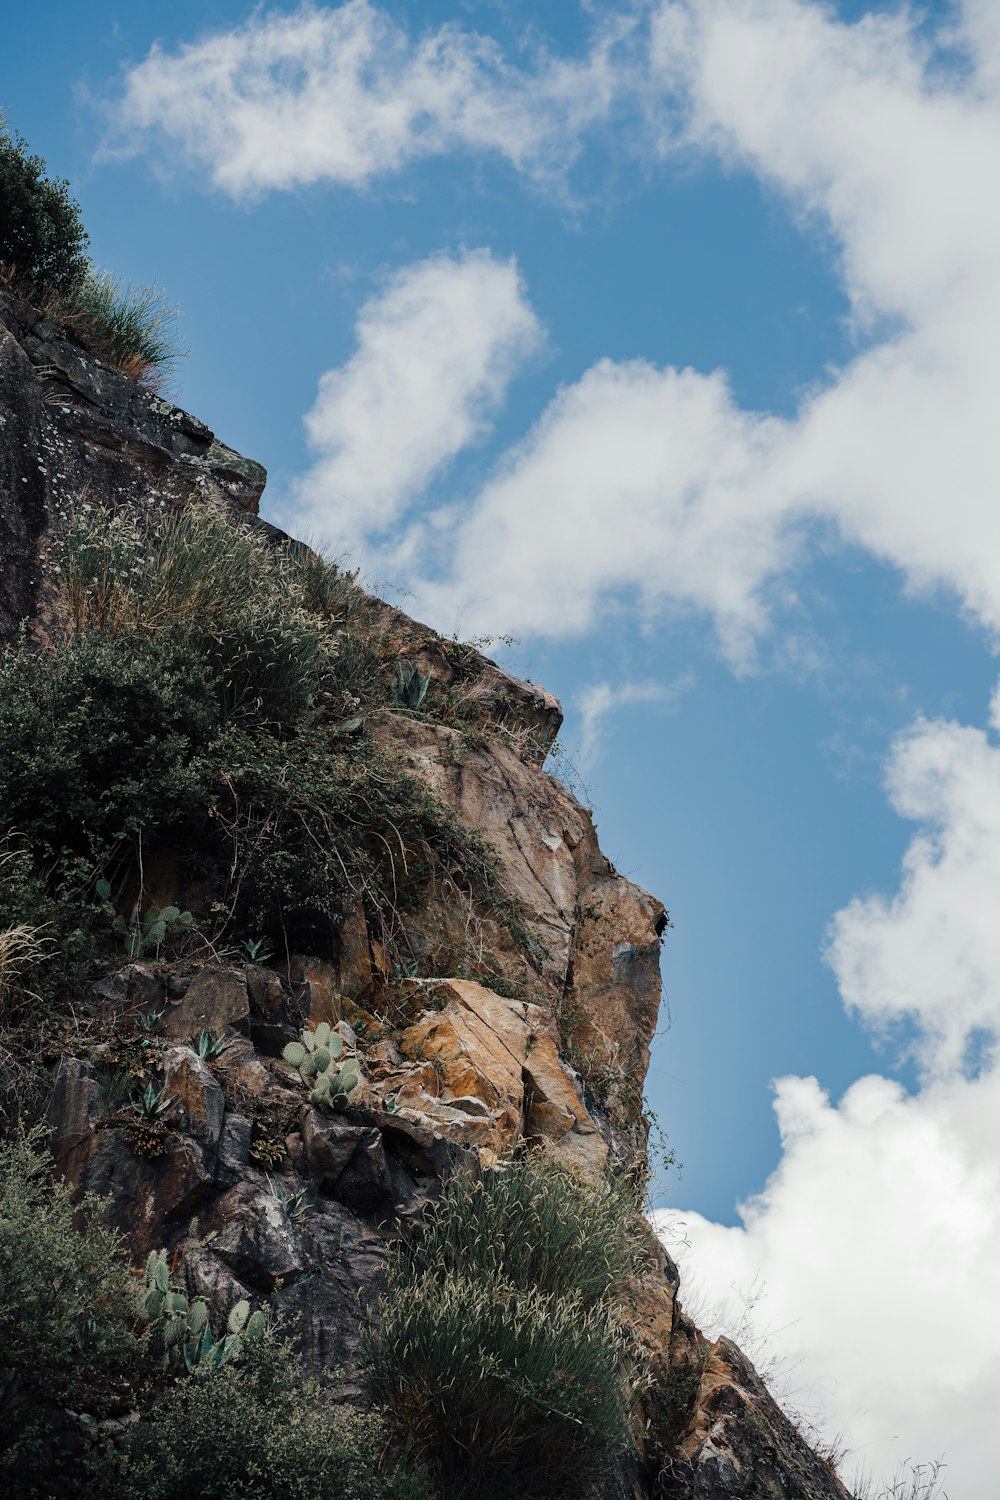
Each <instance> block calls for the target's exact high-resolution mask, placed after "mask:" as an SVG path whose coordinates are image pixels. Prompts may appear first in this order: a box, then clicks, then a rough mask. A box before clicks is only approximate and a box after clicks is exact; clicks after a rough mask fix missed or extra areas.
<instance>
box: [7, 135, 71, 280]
mask: <svg viewBox="0 0 1000 1500" xmlns="http://www.w3.org/2000/svg"><path fill="white" fill-rule="evenodd" d="M88 243H89V236H88V234H87V231H86V230H85V229H84V227H83V222H82V220H81V218H80V205H79V204H78V203H77V202H76V200H75V199H74V198H71V197H70V194H69V183H68V182H66V181H64V180H63V179H60V178H53V177H49V176H48V175H47V167H46V164H45V161H44V159H43V158H42V157H41V156H32V155H31V154H30V153H29V151H28V146H27V143H26V142H25V140H24V139H23V137H22V136H20V135H18V134H16V133H14V134H12V133H11V131H10V130H9V129H8V128H7V124H6V121H5V120H4V117H3V115H2V114H0V267H9V268H11V270H12V271H13V272H14V274H15V275H16V277H17V280H18V282H19V283H21V284H22V285H25V286H28V287H30V288H32V289H33V290H35V291H56V292H64V291H68V290H69V289H70V288H71V287H74V286H76V285H77V284H78V283H79V282H81V281H82V280H83V278H84V277H85V275H86V274H87V271H88V268H89V261H88V259H87V255H86V247H87V244H88Z"/></svg>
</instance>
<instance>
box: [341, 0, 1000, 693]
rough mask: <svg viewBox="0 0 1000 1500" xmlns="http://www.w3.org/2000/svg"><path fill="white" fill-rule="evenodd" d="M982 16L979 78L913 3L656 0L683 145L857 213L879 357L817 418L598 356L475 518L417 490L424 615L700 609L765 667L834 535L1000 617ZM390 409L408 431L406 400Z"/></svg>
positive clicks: (677, 142)
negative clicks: (955, 61)
mask: <svg viewBox="0 0 1000 1500" xmlns="http://www.w3.org/2000/svg"><path fill="white" fill-rule="evenodd" d="M962 14H963V18H964V24H965V31H964V32H963V33H962V37H963V39H964V44H965V45H966V46H967V47H969V48H970V49H972V50H971V52H970V56H971V59H972V62H973V63H974V64H975V66H976V67H977V68H978V69H979V71H976V72H971V73H970V71H969V69H965V70H963V71H962V73H961V76H959V75H958V73H955V72H953V73H952V74H947V73H944V72H942V70H941V68H940V67H938V66H937V65H936V59H935V57H934V56H933V55H932V53H931V52H930V51H929V47H928V43H927V42H926V41H925V40H924V39H923V38H922V34H920V33H919V32H918V31H917V30H916V29H915V26H914V24H913V22H912V18H911V17H910V16H909V14H908V13H901V14H898V15H889V16H886V15H881V16H874V17H873V16H870V17H867V18H865V19H864V20H863V21H861V22H859V23H857V24H855V25H852V26H848V25H846V24H843V23H840V22H838V21H837V20H836V19H835V18H834V17H833V15H832V14H831V12H830V11H829V10H828V9H827V8H826V7H821V6H819V5H817V4H814V3H809V0H699V3H698V4H697V5H694V4H691V3H687V0H673V3H664V4H661V5H660V6H659V7H657V8H656V11H655V15H654V18H653V25H652V30H651V43H650V51H649V57H648V59H647V73H646V76H647V79H648V80H653V81H655V82H656V84H657V86H658V89H659V98H660V108H661V112H662V114H663V118H664V119H665V120H667V121H668V123H669V127H670V138H671V149H673V150H679V149H683V150H686V151H688V152H690V151H697V152H703V153H710V154H713V155H715V156H721V157H722V158H723V159H724V160H725V161H727V162H729V163H732V164H736V165H739V166H741V167H743V168H747V169H749V170H751V171H753V172H754V173H756V174H757V175H758V176H759V177H760V178H761V179H762V180H764V181H766V182H768V183H769V184H771V185H772V186H773V187H775V188H776V189H777V190H779V191H780V192H781V193H783V194H784V195H785V197H786V198H787V200H788V203H789V205H790V209H791V211H792V212H794V213H797V214H799V215H801V216H802V217H803V219H804V221H805V222H806V224H807V225H808V224H810V223H820V224H822V225H823V226H825V228H826V230H828V231H832V235H833V238H834V242H835V243H836V245H837V246H839V272H840V275H841V276H842V279H843V283H844V286H845V288H846V290H847V291H848V293H849V296H850V298H851V302H852V306H853V308H854V314H855V318H856V322H857V326H858V330H859V338H860V339H861V341H862V352H860V353H859V354H858V355H857V357H856V358H854V359H853V360H852V361H850V362H849V363H848V364H847V365H846V366H845V367H844V368H843V369H841V370H839V371H835V372H831V373H830V374H829V375H828V376H827V378H825V379H824V380H823V381H822V382H820V383H819V385H818V386H817V388H816V389H814V390H813V391H812V392H810V393H809V394H808V396H807V397H806V398H805V399H804V400H803V401H802V403H801V406H800V408H799V410H798V412H797V413H796V415H795V416H794V417H793V418H791V419H778V418H777V417H775V416H773V415H772V414H770V413H767V412H757V411H752V410H747V409H745V408H742V407H740V406H739V405H738V404H737V403H736V402H735V401H734V399H733V397H732V393H731V391H730V389H729V386H728V383H727V380H726V377H725V374H724V373H723V372H721V371H714V372H700V371H696V370H692V369H676V368H672V367H669V366H668V367H661V366H655V365H653V364H650V363H648V362H646V361H642V360H633V361H618V362H616V361H611V360H606V359H604V360H599V361H597V362H596V363H595V364H594V365H593V366H592V367H591V368H590V369H588V370H586V371H585V372H584V373H583V374H582V375H581V376H580V378H579V379H577V380H576V381H574V382H572V383H570V384H568V385H566V386H565V387H564V388H563V389H561V390H559V391H558V392H557V393H556V394H555V395H554V396H553V398H552V400H551V402H550V403H549V406H548V408H547V409H546V410H545V411H544V412H543V413H542V415H541V416H540V417H539V419H538V421H537V422H536V423H535V425H534V426H533V428H532V429H531V430H530V431H529V432H528V433H527V434H526V436H525V437H524V438H523V439H522V440H521V441H520V442H519V443H518V444H516V445H515V446H514V447H513V448H511V449H510V451H508V452H507V453H506V454H505V455H504V456H503V458H502V460H501V461H500V462H499V463H498V465H497V468H496V471H495V473H494V474H493V476H492V477H491V478H490V479H489V480H488V481H487V483H486V484H485V485H484V486H483V487H482V488H481V489H480V491H479V492H478V494H474V495H473V496H472V497H471V498H470V500H469V501H468V502H467V504H465V505H464V506H463V508H462V509H461V510H459V511H457V512H453V511H449V512H447V513H446V514H444V515H440V514H439V515H435V514H434V513H433V511H431V510H429V507H428V504H427V501H426V497H423V496H421V494H420V488H419V486H417V487H414V488H413V489H411V491H410V492H409V494H410V499H411V501H412V513H411V515H410V516H409V520H410V522H411V523H412V526H411V530H410V531H409V533H408V535H409V538H410V553H409V564H410V566H411V567H412V569H413V571H414V572H415V573H416V574H417V575H418V577H417V579H416V581H415V583H414V587H415V590H416V593H417V596H418V599H419V601H420V602H419V607H420V608H421V609H422V610H423V611H424V613H427V614H430V615H432V616H434V617H438V618H453V617H454V614H455V611H456V610H457V609H461V610H462V611H463V617H464V618H465V619H466V620H467V621H468V623H469V624H470V626H471V627H473V628H476V629H482V630H486V631H494V632H495V631H496V630H498V629H500V630H502V629H505V628H508V627H509V626H510V623H511V622H512V621H515V620H516V621H517V626H518V629H519V631H521V632H522V633H524V634H530V633H537V634H547V635H550V636H560V635H561V636H568V635H572V634H580V633H584V632H586V631H587V630H588V629H590V628H592V627H593V626H594V624H595V623H596V621H597V620H598V619H599V618H600V616H601V614H602V612H603V611H604V610H605V609H606V608H607V607H608V605H609V603H612V604H614V605H615V606H618V605H620V604H622V603H625V604H626V605H627V606H629V607H632V608H634V609H636V610H638V611H639V612H641V613H642V614H643V616H644V617H646V618H649V617H650V616H652V615H655V614H656V612H658V611H661V610H664V609H668V610H673V609H694V610H698V611H702V612H704V613H705V614H707V615H708V616H709V617H710V618H711V620H712V621H713V623H714V625H715V628H716V631H717V634H718V637H719V639H720V641H721V644H722V647H723V650H724V651H725V652H726V654H727V655H728V656H729V658H730V660H731V661H732V662H733V664H734V665H735V666H736V667H737V668H744V667H747V666H749V665H752V663H753V660H754V644H755V641H756V640H757V639H758V637H759V636H760V635H761V634H762V633H763V632H764V631H766V630H767V628H768V626H769V624H770V623H771V621H772V619H773V616H774V612H775V609H776V607H780V605H781V604H782V603H783V602H784V600H785V599H786V598H788V597H789V589H790V584H789V579H790V575H791V572H792V570H793V569H794V565H795V563H796V561H797V559H799V558H800V557H801V556H802V555H803V553H804V552H805V551H807V549H808V546H809V542H810V538H811V536H812V534H813V533H814V532H815V531H816V529H817V528H819V529H820V530H821V531H822V532H823V534H824V535H829V532H830V528H831V526H832V527H833V528H835V529H836V530H838V531H839V533H840V534H841V536H842V537H843V538H844V539H845V541H848V542H850V543H852V544H855V545H859V546H861V547H863V548H865V549H867V550H868V551H869V552H870V553H872V554H873V555H874V556H876V557H878V558H880V559H882V560H883V561H885V562H887V563H889V564H890V565H892V566H894V567H895V568H897V569H898V570H899V571H900V574H901V576H902V578H903V579H904V581H905V584H906V586H907V587H908V588H910V589H911V590H929V589H938V588H943V589H945V590H947V591H949V592H950V593H951V594H952V595H953V596H954V597H955V598H956V599H957V601H958V602H959V604H960V606H961V607H962V608H963V609H964V610H965V611H967V612H968V613H969V614H970V616H973V617H975V618H976V619H978V621H979V622H981V624H982V625H983V626H984V627H985V628H986V630H987V631H988V632H989V633H990V635H991V636H993V637H997V636H998V635H1000V508H998V507H997V506H996V504H995V503H994V500H995V495H996V493H997V490H998V486H1000V450H998V448H997V445H996V443H995V440H994V428H995V414H994V403H993V395H992V393H993V391H994V390H995V389H996V388H997V387H998V385H1000V341H997V339H996V338H995V337H994V335H993V328H994V325H995V323H996V322H997V319H998V316H1000V269H998V268H1000V200H997V198H996V195H995V194H990V193H988V192H984V191H983V184H984V183H985V182H987V181H989V180H990V173H991V171H992V163H993V162H994V161H995V160H996V159H997V157H998V155H1000V100H998V97H997V93H996V88H995V84H994V82H993V78H994V75H993V72H992V71H991V68H992V63H991V61H990V59H991V58H993V56H994V53H995V48H994V46H993V40H992V38H993V34H994V29H995V28H994V26H993V23H992V21H991V20H990V16H991V14H992V12H989V11H984V10H982V9H981V8H979V7H976V6H973V5H969V6H967V7H966V9H965V11H964V12H963V13H962ZM642 97H643V100H644V102H645V103H646V104H648V102H649V99H650V98H651V97H652V95H651V94H650V93H649V92H648V91H646V92H644V93H643V95H642ZM364 339H365V333H364V329H361V330H359V340H360V341H361V343H362V344H363V342H364ZM359 357H360V351H359ZM377 358H378V350H377V349H372V350H371V351H370V359H369V361H368V363H369V368H370V369H371V370H372V371H373V378H372V380H371V382H370V388H371V389H375V388H376V387H377V385H378V383H379V382H378V377H377V375H375V374H374V370H375V366H374V361H375V360H377ZM348 368H349V369H350V368H352V367H348ZM343 373H344V372H340V373H337V374H334V375H331V376H329V377H327V379H328V381H329V382H330V384H331V387H333V388H336V387H337V386H338V384H339V382H340V380H341V374H343ZM364 415H365V419H366V421H367V420H370V422H371V423H373V424H374V423H376V422H379V421H381V422H382V424H383V430H384V431H385V433H386V435H387V438H388V440H389V441H390V442H391V440H392V439H391V429H390V427H389V426H388V425H387V424H388V423H389V421H390V418H391V413H390V412H389V409H388V408H387V407H384V406H382V407H380V406H379V405H378V403H377V402H376V403H375V405H373V406H372V407H371V408H370V409H367V408H366V411H365V413H364ZM313 494H314V502H315V507H316V509H317V513H318V514H319V513H320V512H321V508H322V503H323V501H322V494H321V491H320V489H319V488H318V487H314V491H313ZM418 502H419V506H418ZM336 503H337V502H336V499H335V497H334V495H333V492H332V491H331V492H330V505H331V507H334V506H335V505H336ZM373 520H374V526H375V528H376V529H377V528H378V526H379V525H380V524H381V513H380V511H379V509H378V507H377V506H376V507H374V509H373Z"/></svg>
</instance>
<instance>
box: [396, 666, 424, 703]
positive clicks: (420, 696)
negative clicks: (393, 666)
mask: <svg viewBox="0 0 1000 1500" xmlns="http://www.w3.org/2000/svg"><path fill="white" fill-rule="evenodd" d="M430 681H431V674H430V672H425V673H424V675H423V677H421V675H420V669H419V667H415V666H414V665H413V663H412V662H401V663H400V667H399V701H400V703H401V704H402V706H403V707H404V708H407V709H409V710H410V712H411V713H416V712H417V711H418V710H419V709H420V708H421V707H422V706H423V702H424V699H425V698H426V697H427V689H428V688H429V687H430Z"/></svg>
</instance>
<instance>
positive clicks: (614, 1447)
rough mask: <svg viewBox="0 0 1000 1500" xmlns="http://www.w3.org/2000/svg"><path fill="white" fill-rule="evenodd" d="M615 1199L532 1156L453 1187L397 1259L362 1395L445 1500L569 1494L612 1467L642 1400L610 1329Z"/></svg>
mask: <svg viewBox="0 0 1000 1500" xmlns="http://www.w3.org/2000/svg"><path fill="white" fill-rule="evenodd" d="M626 1198H627V1195H626V1196H625V1197H620V1196H619V1195H618V1194H617V1193H614V1192H613V1193H610V1194H608V1193H606V1192H603V1191H601V1190H599V1189H597V1188H595V1187H588V1186H586V1185H584V1184H581V1183H579V1182H577V1181H576V1180H575V1179H574V1178H572V1177H571V1176H569V1175H568V1174H566V1173H564V1172H562V1171H559V1170H558V1169H556V1168H554V1167H551V1166H547V1165H543V1164H540V1163H539V1162H537V1161H535V1160H533V1159H532V1158H530V1157H529V1158H528V1159H527V1160H525V1161H523V1162H518V1163H509V1164H508V1165H507V1166H506V1167H505V1168H503V1169H502V1170H496V1171H492V1172H488V1173H486V1174H485V1175H484V1176H483V1177H482V1178H479V1179H477V1178H475V1177H472V1176H469V1175H466V1174H464V1173H456V1174H455V1175H453V1177H452V1178H451V1180H450V1182H449V1184H448V1186H447V1188H446V1190H445V1193H444V1196H443V1199H442V1201H441V1203H440V1205H439V1206H438V1207H437V1208H436V1209H432V1210H431V1211H430V1214H429V1217H428V1221H427V1223H426V1226H425V1228H424V1230H423V1232H422V1233H420V1234H419V1235H418V1236H417V1237H416V1238H415V1240H414V1241H413V1242H411V1243H409V1244H404V1245H403V1246H402V1247H401V1248H400V1250H399V1252H398V1254H397V1257H396V1260H395V1264H394V1266H393V1268H392V1270H391V1274H390V1284H389V1288H388V1291H387V1293H386V1295H385V1297H384V1299H383V1301H382V1303H381V1304H380V1314H379V1324H378V1327H377V1328H376V1329H374V1330H373V1331H372V1333H371V1334H370V1335H369V1338H368V1341H367V1352H366V1365H365V1377H366V1382H367V1388H368V1391H369V1394H370V1396H371V1397H372V1399H373V1400H374V1401H375V1403H376V1404H377V1405H378V1406H379V1407H380V1408H381V1410H382V1412H383V1414H384V1416H385V1419H386V1421H387V1422H388V1424H389V1425H390V1427H391V1429H392V1430H393V1431H394V1432H395V1434H396V1435H397V1437H398V1439H399V1441H401V1442H403V1443H405V1444H406V1445H407V1446H408V1450H409V1451H410V1452H411V1453H413V1454H414V1456H415V1457H417V1458H418V1459H419V1460H420V1461H421V1462H423V1463H425V1464H426V1466H427V1468H428V1469H429V1471H430V1472H431V1473H432V1475H434V1476H435V1478H436V1479H437V1481H438V1482H439V1483H440V1484H441V1485H442V1486H443V1488H444V1492H445V1493H446V1494H449V1495H451V1494H454V1495H456V1496H457V1495H462V1496H466V1495H467V1496H470V1497H471V1496H479V1497H487V1496H489V1497H491V1500H507V1497H510V1500H514V1497H521V1496H539V1497H541V1496H545V1497H550V1496H552V1497H554V1496H560V1495H576V1494H579V1493H580V1491H581V1489H582V1488H583V1487H584V1486H585V1485H586V1484H587V1483H588V1482H589V1481H591V1480H593V1479H596V1478H597V1477H599V1476H600V1475H602V1474H604V1473H606V1472H607V1471H608V1470H609V1469H610V1468H612V1467H613V1465H614V1464H615V1463H616V1462H617V1461H618V1460H619V1459H620V1458H621V1457H622V1456H623V1454H624V1453H625V1451H626V1448H627V1446H628V1426H629V1421H630V1418H631V1415H632V1412H633V1409H634V1405H635V1401H636V1399H637V1397H638V1394H639V1391H640V1387H641V1381H640V1379H639V1375H638V1361H637V1359H636V1355H635V1350H634V1347H633V1344H632V1341H631V1339H630V1337H629V1336H628V1335H627V1333H626V1332H625V1331H624V1329H623V1326H622V1325H621V1324H620V1322H619V1321H618V1319H617V1317H616V1315H615V1298H616V1294H617V1293H618V1292H619V1291H620V1290H621V1287H622V1284H623V1282H624V1280H625V1278H626V1277H627V1274H628V1271H629V1269H630V1268H631V1266H632V1265H633V1264H634V1260H635V1251H634V1248H633V1246H632V1243H631V1242H630V1237H629V1234H628V1221H629V1218H630V1216H631V1215H632V1214H634V1211H635V1204H634V1203H633V1202H631V1200H628V1201H626Z"/></svg>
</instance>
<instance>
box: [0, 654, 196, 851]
mask: <svg viewBox="0 0 1000 1500" xmlns="http://www.w3.org/2000/svg"><path fill="white" fill-rule="evenodd" d="M218 733H219V709H218V684H217V682H216V681H215V679H214V678H213V675H212V673H211V671H210V669H209V668H208V666H207V665H206V663H204V662H203V661H201V660H199V659H198V658H197V657H196V656H193V655H192V653H191V651H190V649H189V648H188V646H187V644H186V643H185V642H184V641H183V640H180V639H175V638H171V637H169V636H168V635H167V634H166V633H164V634H163V635H161V636H158V637H156V638H155V639H142V638H141V637H136V638H133V639H130V640H129V641H128V642H127V643H125V642H123V641H120V640H115V639H112V638H108V637H104V636H101V635H99V634H86V635H83V636H81V637H80V638H78V639H76V640H74V641H71V642H70V643H68V644H66V645H64V646H61V647H60V648H58V649H57V650H54V651H44V652H39V651H35V650H32V649H30V648H28V647H26V646H21V647H20V648H18V649H15V650H12V651H10V652H8V653H7V654H6V655H4V656H3V657H2V658H0V807H3V809H4V815H5V817H6V819H7V820H8V822H9V825H10V826H11V827H12V828H14V829H16V830H17V831H18V833H19V834H20V835H21V836H22V837H23V839H24V840H25V843H26V845H27V846H29V847H30V848H31V849H32V851H33V853H34V854H35V857H36V858H37V859H39V860H42V861H47V860H51V859H52V858H53V857H54V856H61V855H71V856H80V857H83V858H89V859H96V860H97V861H102V860H103V859H106V858H107V857H108V856H109V854H110V852H111V851H112V850H113V849H115V848H116V847H117V846H118V845H119V844H121V843H122V842H123V841H134V840H135V839H136V837H137V836H138V835H139V833H140V831H142V832H144V833H145V835H146V837H147V838H148V839H150V840H152V839H154V838H155V837H156V836H157V835H158V834H162V833H166V831H167V830H171V831H176V830H178V829H184V828H191V827H193V826H196V825H197V824H198V823H200V822H201V821H202V820H203V819H204V817H205V816H206V815H207V811H208V808H209V805H210V802H211V797H212V793H213V789H214V779H213V773H214V763H213V761H212V758H211V755H210V749H211V746H212V744H213V741H214V740H215V739H216V738H217V737H218Z"/></svg>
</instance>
